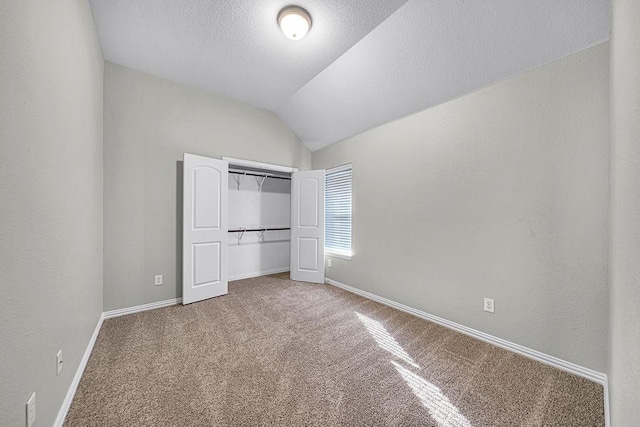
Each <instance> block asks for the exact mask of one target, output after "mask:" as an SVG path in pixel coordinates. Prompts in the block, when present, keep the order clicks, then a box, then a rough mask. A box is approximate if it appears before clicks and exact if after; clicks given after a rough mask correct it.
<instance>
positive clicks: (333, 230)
mask: <svg viewBox="0 0 640 427" xmlns="http://www.w3.org/2000/svg"><path fill="white" fill-rule="evenodd" d="M324 242H325V243H324V246H325V250H326V251H327V252H329V253H332V254H335V255H343V256H347V257H351V255H352V253H351V165H350V164H349V165H344V166H338V167H336V168H333V169H329V170H327V174H326V178H325V240H324Z"/></svg>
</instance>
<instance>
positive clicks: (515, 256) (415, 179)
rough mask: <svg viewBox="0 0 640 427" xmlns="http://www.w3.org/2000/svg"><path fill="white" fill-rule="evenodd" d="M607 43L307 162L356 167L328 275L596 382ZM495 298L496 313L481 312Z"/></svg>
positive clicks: (603, 307) (604, 290)
mask: <svg viewBox="0 0 640 427" xmlns="http://www.w3.org/2000/svg"><path fill="white" fill-rule="evenodd" d="M608 57H609V51H608V44H601V45H598V46H595V47H593V48H590V49H588V50H586V51H583V52H580V53H577V54H574V55H571V56H569V57H566V58H563V59H561V60H559V61H557V62H554V63H551V64H548V65H545V66H543V67H540V68H538V69H535V70H532V71H530V72H527V73H524V74H522V75H520V76H518V77H515V78H513V79H510V80H507V81H504V82H501V83H498V84H496V85H494V86H491V87H488V88H485V89H483V90H480V91H478V92H475V93H472V94H470V95H467V96H464V97H462V98H459V99H457V100H454V101H451V102H449V103H446V104H443V105H440V106H437V107H434V108H432V109H429V110H426V111H423V112H421V113H418V114H415V115H413V116H410V117H407V118H404V119H401V120H398V121H395V122H392V123H389V124H387V125H384V126H381V127H379V128H376V129H374V130H371V131H369V132H366V133H363V134H361V135H358V136H356V137H353V138H349V139H347V140H345V141H343V142H341V143H338V144H336V145H333V146H331V147H328V148H326V149H323V150H321V151H317V152H315V153H313V167H314V169H317V168H329V167H332V166H336V165H340V164H343V163H346V162H352V163H353V194H354V195H353V197H354V199H353V203H354V204H353V218H354V219H353V251H354V256H353V260H352V261H345V260H340V259H333V267H332V268H327V270H326V271H327V276H328V277H330V278H332V279H334V280H337V281H339V282H342V283H345V284H347V285H351V286H354V287H357V288H360V289H363V290H366V291H368V292H372V293H375V294H378V295H380V296H383V297H386V298H389V299H392V300H394V301H397V302H400V303H403V304H406V305H409V306H412V307H415V308H418V309H420V310H423V311H426V312H428V313H432V314H434V315H437V316H440V317H443V318H446V319H449V320H452V321H454V322H458V323H461V324H463V325H466V326H469V327H471V328H475V329H478V330H480V331H483V332H486V333H489V334H492V335H495V336H498V337H501V338H503V339H506V340H509V341H512V342H515V343H518V344H521V345H525V346H527V347H530V348H533V349H536V350H539V351H542V352H544V353H547V354H550V355H553V356H556V357H560V358H562V359H564V360H568V361H571V362H574V363H577V364H580V365H582V366H585V367H588V368H591V369H595V370H597V371H600V372H604V371H605V369H606V356H607V355H606V345H605V343H606V341H607V328H608V326H607V322H608V262H607V260H608V219H609V215H608V205H609V190H608V187H609V124H608V93H609V91H608V78H609V73H608ZM483 297H490V298H494V299H495V306H496V312H495V314H489V313H485V312H483V310H482V307H483Z"/></svg>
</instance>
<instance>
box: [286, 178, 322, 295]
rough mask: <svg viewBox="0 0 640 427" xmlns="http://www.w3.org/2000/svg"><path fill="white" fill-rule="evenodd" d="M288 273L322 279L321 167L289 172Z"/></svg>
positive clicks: (301, 277)
mask: <svg viewBox="0 0 640 427" xmlns="http://www.w3.org/2000/svg"><path fill="white" fill-rule="evenodd" d="M290 275H291V279H293V280H300V281H304V282H315V283H324V170H319V171H303V172H294V173H293V174H292V176H291V271H290Z"/></svg>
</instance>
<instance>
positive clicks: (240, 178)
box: [234, 172, 247, 191]
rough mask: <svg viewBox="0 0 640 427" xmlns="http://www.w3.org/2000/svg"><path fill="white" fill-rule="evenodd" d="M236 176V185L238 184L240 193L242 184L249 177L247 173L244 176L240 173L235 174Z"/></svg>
mask: <svg viewBox="0 0 640 427" xmlns="http://www.w3.org/2000/svg"><path fill="white" fill-rule="evenodd" d="M234 174H235V175H237V176H236V177H235V178H234V179H235V181H236V183H237V184H238V191H240V183H241V182H242V180H243V179H244V177H245V176H247V173H246V172H245V173H243V174H240V173H235V172H234Z"/></svg>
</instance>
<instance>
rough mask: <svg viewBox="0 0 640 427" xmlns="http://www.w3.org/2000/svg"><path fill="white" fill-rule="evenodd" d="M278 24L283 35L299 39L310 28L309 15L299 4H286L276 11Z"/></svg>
mask: <svg viewBox="0 0 640 427" xmlns="http://www.w3.org/2000/svg"><path fill="white" fill-rule="evenodd" d="M278 25H279V26H280V29H281V30H282V32H283V33H284V35H285V36H287V37H288V38H290V39H291V40H300V39H301V38H303V37H304V36H305V35H306V34H307V31H309V28H311V15H309V12H307V11H306V10H304V9H303V8H301V7H299V6H287V7H285V8H284V9H282V10H281V11H280V13H278Z"/></svg>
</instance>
